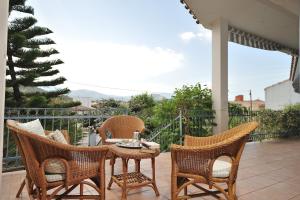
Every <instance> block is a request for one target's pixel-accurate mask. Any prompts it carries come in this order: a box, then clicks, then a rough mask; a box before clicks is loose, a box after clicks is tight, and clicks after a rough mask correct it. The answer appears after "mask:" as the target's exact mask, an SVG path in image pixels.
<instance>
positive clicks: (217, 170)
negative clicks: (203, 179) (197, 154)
mask: <svg viewBox="0 0 300 200" xmlns="http://www.w3.org/2000/svg"><path fill="white" fill-rule="evenodd" d="M230 170H231V163H230V162H227V161H223V160H216V161H215V163H214V165H213V173H212V176H213V177H215V178H226V177H228V176H229V174H230Z"/></svg>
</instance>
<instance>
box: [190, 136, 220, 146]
mask: <svg viewBox="0 0 300 200" xmlns="http://www.w3.org/2000/svg"><path fill="white" fill-rule="evenodd" d="M220 141H222V138H221V137H220V136H219V135H213V136H208V137H194V136H190V135H185V136H184V146H206V145H212V144H215V143H218V142H220Z"/></svg>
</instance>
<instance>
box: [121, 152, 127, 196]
mask: <svg viewBox="0 0 300 200" xmlns="http://www.w3.org/2000/svg"><path fill="white" fill-rule="evenodd" d="M122 163H123V185H122V198H121V199H122V200H126V199H127V173H128V159H125V158H122Z"/></svg>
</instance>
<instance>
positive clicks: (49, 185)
mask: <svg viewBox="0 0 300 200" xmlns="http://www.w3.org/2000/svg"><path fill="white" fill-rule="evenodd" d="M7 127H8V128H9V129H10V131H11V133H12V134H13V136H14V137H15V140H16V144H17V146H18V149H19V151H20V153H21V156H22V159H23V162H24V165H25V169H26V172H27V174H26V186H27V189H28V192H29V196H30V199H35V198H38V199H42V200H46V199H57V198H58V199H60V198H72V199H76V198H78V199H84V198H89V199H90V198H94V199H101V200H104V199H105V156H106V153H107V151H108V148H107V147H106V146H101V147H76V146H72V145H69V144H60V143H57V142H55V141H52V140H49V139H47V138H44V137H41V136H39V135H36V134H33V133H30V132H27V131H25V130H24V129H21V128H20V127H19V126H18V123H17V122H16V121H12V120H8V121H7ZM64 135H65V137H66V139H67V140H68V135H67V134H66V133H65V134H64ZM51 159H58V160H59V161H61V162H62V163H63V165H64V168H65V173H63V174H59V176H61V177H63V178H62V179H61V180H58V181H53V182H52V181H49V180H48V177H49V174H46V173H45V166H46V165H47V164H48V163H49V161H50V160H51ZM51 175H53V174H51ZM54 175H55V174H54ZM89 178H90V179H92V180H95V181H96V182H97V183H98V184H94V183H92V182H90V181H85V180H86V179H89ZM99 180H100V181H99ZM22 185H24V183H23V184H22ZM78 185H79V186H80V194H79V195H68V194H69V193H70V192H71V191H72V190H74V189H75V188H76V187H77V186H78ZM84 185H89V186H90V187H92V188H94V189H95V191H97V192H98V195H84V194H83V186H84ZM51 189H53V190H51ZM63 189H65V191H63V193H62V194H60V195H58V194H59V192H61V190H63ZM49 190H51V192H52V193H51V194H47V192H48V191H49ZM19 192H20V191H19Z"/></svg>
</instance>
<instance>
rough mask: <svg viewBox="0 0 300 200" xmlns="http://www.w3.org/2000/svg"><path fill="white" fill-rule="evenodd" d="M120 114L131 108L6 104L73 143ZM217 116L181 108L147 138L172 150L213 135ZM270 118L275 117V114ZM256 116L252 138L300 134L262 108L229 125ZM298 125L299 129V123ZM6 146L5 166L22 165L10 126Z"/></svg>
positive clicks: (11, 114) (13, 115) (232, 116)
mask: <svg viewBox="0 0 300 200" xmlns="http://www.w3.org/2000/svg"><path fill="white" fill-rule="evenodd" d="M119 114H128V111H127V110H126V109H113V108H110V109H90V110H80V109H59V108H57V109H45V108H6V110H5V120H7V119H12V120H17V121H20V122H27V121H31V120H34V119H40V121H41V123H42V125H43V126H44V129H46V130H56V129H59V130H61V129H65V130H68V132H69V133H70V136H71V142H72V144H76V145H87V143H88V141H91V140H90V139H91V138H92V137H91V136H90V134H89V129H88V127H89V126H91V125H95V124H98V125H100V124H101V123H102V122H103V121H105V120H106V119H107V118H109V117H111V116H113V115H119ZM279 114H280V113H279ZM295 116H296V118H299V116H300V112H297V113H296V114H295ZM269 118H270V117H269ZM213 119H214V114H213V113H210V112H206V113H203V112H197V111H191V112H190V113H189V114H188V115H187V116H183V115H182V114H181V112H179V115H178V116H177V117H174V118H170V119H165V120H164V121H165V123H163V124H161V125H159V126H158V128H156V129H154V130H150V133H148V135H146V138H147V139H148V140H150V141H155V142H157V143H159V144H160V147H161V150H162V151H168V149H169V146H170V144H172V143H175V144H182V142H183V137H184V135H185V134H189V135H193V136H200V137H201V136H209V135H212V130H213V127H214V125H215V124H214V122H213ZM270 119H271V121H272V117H271V118H270ZM252 120H256V121H258V122H259V123H260V124H261V126H260V127H259V128H258V129H256V131H255V133H252V134H251V135H250V138H249V140H250V141H261V140H265V139H270V138H278V137H285V136H294V135H297V136H298V135H299V131H288V130H284V131H282V128H281V129H280V130H279V129H278V128H277V127H276V126H273V125H272V123H273V124H274V122H271V123H269V122H265V121H264V118H263V117H262V116H261V115H260V113H259V112H251V113H250V112H239V113H229V124H228V126H229V128H232V127H235V126H237V125H239V124H241V123H245V122H248V121H252ZM270 124H271V125H270ZM275 124H276V122H275ZM270 127H271V128H270ZM296 127H297V126H296ZM297 128H298V129H299V125H298V127H297ZM298 129H297V130H298ZM90 137H91V138H90ZM3 146H4V149H3V170H4V171H12V170H18V169H21V168H22V163H21V160H20V156H19V153H18V150H17V149H16V146H15V143H14V140H13V138H12V137H11V135H10V133H9V130H8V129H7V128H5V130H4V145H3Z"/></svg>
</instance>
